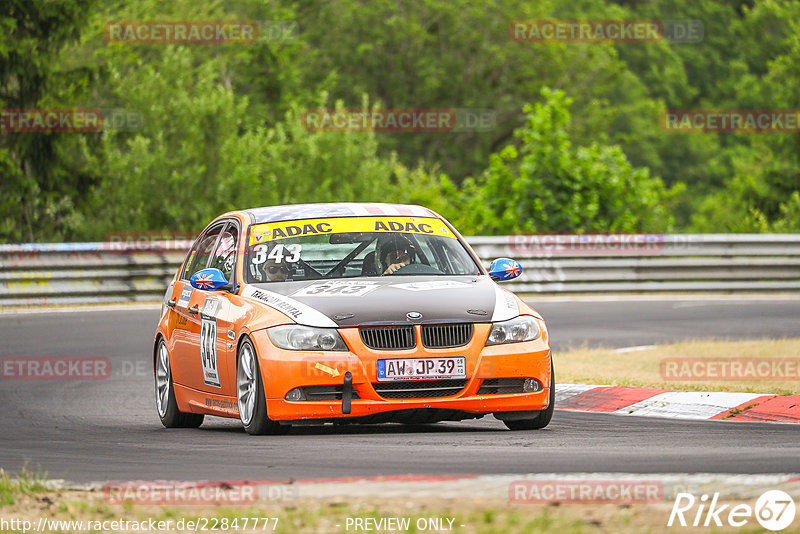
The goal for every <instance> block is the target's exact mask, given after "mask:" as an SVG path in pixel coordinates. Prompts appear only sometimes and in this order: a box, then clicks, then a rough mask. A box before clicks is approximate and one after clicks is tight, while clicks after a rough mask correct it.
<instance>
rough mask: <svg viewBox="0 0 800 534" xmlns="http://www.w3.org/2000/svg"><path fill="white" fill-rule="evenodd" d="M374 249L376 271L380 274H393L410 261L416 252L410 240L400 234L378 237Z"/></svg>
mask: <svg viewBox="0 0 800 534" xmlns="http://www.w3.org/2000/svg"><path fill="white" fill-rule="evenodd" d="M376 249H377V251H378V254H377V255H376V260H377V263H378V265H377V271H378V272H379V273H381V274H394V273H395V272H397V271H398V270H399V269H402V268H403V267H405V266H406V265H408V264H409V263H412V262H413V261H414V256H415V253H416V250H415V248H414V245H413V243H411V240H410V239H408V238H407V237H406V236H404V235H400V234H395V235H392V236H389V237H387V238H380V239H378V245H377V247H376Z"/></svg>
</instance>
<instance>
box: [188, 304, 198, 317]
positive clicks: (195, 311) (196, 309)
mask: <svg viewBox="0 0 800 534" xmlns="http://www.w3.org/2000/svg"><path fill="white" fill-rule="evenodd" d="M199 311H200V310H199V309H198V308H197V304H195V305H194V306H192V307H191V308H189V313H191V314H192V315H197V313H198V312H199Z"/></svg>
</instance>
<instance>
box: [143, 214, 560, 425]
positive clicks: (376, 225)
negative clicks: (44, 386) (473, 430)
mask: <svg viewBox="0 0 800 534" xmlns="http://www.w3.org/2000/svg"><path fill="white" fill-rule="evenodd" d="M520 273H521V267H520V265H519V263H517V262H516V261H514V260H511V259H507V258H501V259H498V260H495V261H494V262H493V263H492V265H491V266H490V267H489V270H488V271H487V270H486V269H485V268H484V267H483V266H482V265H481V263H480V261H479V259H478V257H477V256H476V255H475V253H474V252H473V250H472V249H471V248H470V246H469V245H468V244H467V243H466V241H464V239H463V238H462V237H461V235H460V234H459V233H458V232H457V231H456V230H455V228H453V227H452V226H451V225H450V223H448V222H447V221H446V220H445V219H444V218H442V217H440V216H439V215H437V214H436V213H434V212H433V211H431V210H429V209H426V208H423V207H420V206H405V205H392V204H355V203H351V204H346V203H333V204H305V205H293V206H272V207H265V208H257V209H250V210H244V211H233V212H230V213H226V214H224V215H221V216H220V217H218V218H216V219H215V220H214V221H212V222H211V224H209V225H208V227H207V228H206V229H205V230H204V231H203V232H202V233H201V234H200V235H199V237H198V238H197V239H196V240H195V241H194V244H193V246H192V248H191V250H190V251H189V253H188V254H187V256H186V259H185V260H184V262H183V264H182V265H181V267H180V269H179V270H178V272H177V273H176V274H175V277H174V278H173V280H172V282H171V283H170V284H169V288H168V289H167V292H166V294H165V295H164V305H163V307H162V313H161V318H160V319H159V322H158V327H157V329H156V334H155V343H154V347H153V367H154V373H155V393H156V408H157V410H158V415H159V417H160V419H161V422H162V423H163V424H164V426H166V427H197V426H199V425H200V424H201V423H202V422H203V418H204V416H205V415H217V416H222V417H238V418H239V419H240V420H241V421H242V424H243V425H244V428H245V429H246V431H247V432H248V433H250V434H271V433H272V434H274V433H282V432H285V431H287V430H288V429H289V428H290V427H291V425H292V424H301V423H303V424H307V423H325V422H358V423H373V422H405V423H422V422H424V423H429V422H436V421H444V420H448V421H458V420H462V419H473V418H480V417H482V416H483V415H485V414H489V413H491V414H494V416H495V417H496V418H498V419H500V420H502V421H503V422H504V423H505V425H506V426H507V427H508V428H510V429H512V430H530V429H537V428H543V427H545V426H547V424H548V423H549V422H550V419H551V417H552V415H553V407H554V404H555V385H554V382H553V364H552V361H551V357H550V344H549V340H548V335H547V329H546V327H545V323H544V321H543V320H542V317H541V316H540V315H539V314H538V313H536V312H535V311H534V310H533V309H531V308H530V307H529V306H528V305H527V304H525V303H524V302H523V301H522V300H520V299H519V298H518V297H516V296H515V295H514V294H513V293H511V292H509V291H506V290H505V289H502V288H501V287H499V286H498V285H497V283H496V282H495V280H508V279H512V278H515V277H517V276H519V274H520Z"/></svg>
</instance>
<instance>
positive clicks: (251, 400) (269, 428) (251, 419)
mask: <svg viewBox="0 0 800 534" xmlns="http://www.w3.org/2000/svg"><path fill="white" fill-rule="evenodd" d="M236 402H237V405H238V407H239V420H240V421H241V422H242V426H244V429H245V431H246V432H247V433H248V434H250V435H251V436H258V435H264V434H273V435H275V434H285V433H287V432H288V431H289V430H290V429H291V426H289V425H281V424H280V423H278V422H277V421H272V420H271V419H270V418H269V417H268V416H267V397H266V395H265V394H264V383H263V381H262V380H261V366H260V364H259V363H258V355H257V354H256V349H255V347H254V346H253V342H252V341H250V340H249V339H248V338H245V339H244V341H242V343H241V345H239V353H238V355H237V358H236Z"/></svg>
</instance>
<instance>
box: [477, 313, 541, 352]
mask: <svg viewBox="0 0 800 534" xmlns="http://www.w3.org/2000/svg"><path fill="white" fill-rule="evenodd" d="M540 333H541V331H540V329H539V323H538V322H537V321H536V319H534V318H533V317H531V316H530V315H520V316H519V317H515V318H513V319H511V320H509V321H503V322H502V323H494V324H493V325H492V329H491V330H490V331H489V339H487V340H486V344H487V345H501V344H503V343H519V342H520V341H531V340H532V339H536V338H537V337H539V334H540Z"/></svg>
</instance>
